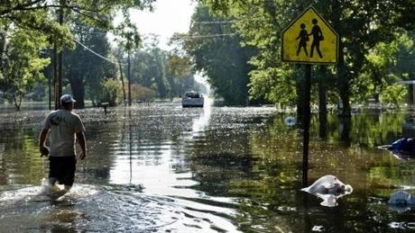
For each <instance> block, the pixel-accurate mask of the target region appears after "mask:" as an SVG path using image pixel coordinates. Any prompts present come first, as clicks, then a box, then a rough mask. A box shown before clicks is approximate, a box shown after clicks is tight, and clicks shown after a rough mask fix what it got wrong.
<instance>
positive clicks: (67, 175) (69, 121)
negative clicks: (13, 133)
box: [39, 95, 86, 197]
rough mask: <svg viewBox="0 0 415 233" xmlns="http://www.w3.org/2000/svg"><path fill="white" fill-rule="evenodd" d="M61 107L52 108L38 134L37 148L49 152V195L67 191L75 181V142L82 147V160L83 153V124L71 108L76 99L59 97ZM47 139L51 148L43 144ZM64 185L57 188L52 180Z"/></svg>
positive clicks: (82, 157) (84, 142)
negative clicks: (50, 192) (54, 109)
mask: <svg viewBox="0 0 415 233" xmlns="http://www.w3.org/2000/svg"><path fill="white" fill-rule="evenodd" d="M60 103H61V109H59V110H56V111H52V112H50V113H49V114H48V116H47V117H46V119H45V120H44V121H43V123H42V131H41V133H40V135H39V150H40V153H41V155H42V156H44V155H46V156H47V155H49V180H48V183H49V185H50V188H51V189H52V190H53V191H54V192H53V193H52V195H54V196H56V197H59V196H62V195H64V194H65V193H66V192H68V191H69V190H70V189H71V188H72V185H73V183H74V179H75V170H76V152H75V142H76V141H78V143H79V145H80V147H81V154H80V155H79V158H80V159H81V160H83V159H85V157H86V140H85V134H84V132H85V127H84V125H83V123H82V121H81V118H80V117H79V116H78V115H77V114H75V113H73V112H72V110H73V108H74V103H75V100H74V99H73V98H72V96H70V95H62V97H61V98H60ZM47 137H49V139H50V151H49V148H47V147H46V146H45V142H46V138H47ZM56 182H58V183H59V184H63V185H64V187H65V188H64V189H59V188H58V187H57V186H56V185H55V184H56Z"/></svg>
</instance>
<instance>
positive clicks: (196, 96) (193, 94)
mask: <svg viewBox="0 0 415 233" xmlns="http://www.w3.org/2000/svg"><path fill="white" fill-rule="evenodd" d="M186 97H188V98H200V95H199V93H196V92H188V93H186Z"/></svg>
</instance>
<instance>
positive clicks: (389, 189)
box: [0, 102, 415, 233]
mask: <svg viewBox="0 0 415 233" xmlns="http://www.w3.org/2000/svg"><path fill="white" fill-rule="evenodd" d="M0 108H1V106H0ZM48 112H49V111H48V110H47V109H46V108H45V109H35V108H33V109H32V110H29V109H25V108H22V112H20V113H15V112H13V111H1V112H0V115H1V120H0V129H1V135H0V191H1V195H0V232H166V233H176V232H177V233H199V232H201V233H205V232H220V233H222V232H231V233H233V232H235V233H236V232H245V233H248V232H249V233H251V232H261V233H275V232H277V233H280V232H284V233H285V232H295V233H307V232H336V233H339V232H345V233H346V232H362V233H368V232H412V231H413V230H414V228H415V218H414V217H415V211H414V210H413V209H412V208H411V207H412V206H406V205H405V206H390V205H389V204H388V200H389V197H390V195H391V194H392V193H394V192H396V191H399V190H405V191H407V192H409V193H411V194H414V195H415V170H414V169H413V168H414V166H415V162H414V161H415V160H411V159H409V160H400V159H398V158H397V157H396V156H393V155H392V154H391V153H390V152H388V151H386V150H381V149H378V148H377V147H378V146H380V145H385V144H390V143H392V142H393V141H394V140H396V139H397V138H399V137H400V136H401V135H402V134H411V133H412V125H411V122H410V121H409V120H408V114H409V113H404V112H402V113H388V112H385V113H382V114H373V113H359V114H356V115H353V117H352V120H351V122H346V123H345V122H342V121H340V120H339V118H338V117H337V116H336V114H335V113H333V114H330V115H329V116H328V119H327V125H326V127H324V129H325V130H324V132H322V131H321V128H322V127H321V126H319V124H318V118H317V115H313V118H312V121H311V128H310V139H311V141H310V152H309V170H308V171H307V174H308V183H309V184H311V183H312V182H314V181H315V180H317V179H318V178H320V177H322V176H324V175H327V174H332V175H335V176H337V177H338V178H339V179H340V180H341V181H342V182H344V183H346V184H349V185H350V186H352V187H353V192H352V193H350V194H349V195H345V196H344V197H341V198H340V199H339V200H338V205H337V206H334V207H327V206H323V205H321V202H322V200H321V199H319V198H317V197H315V196H313V195H310V194H308V193H306V192H303V191H301V190H300V189H301V188H302V187H303V186H302V185H303V184H302V180H301V179H302V175H303V171H302V158H303V154H302V150H303V147H302V135H301V130H300V129H298V128H296V127H291V126H287V125H286V124H285V123H284V120H285V119H286V118H287V117H288V116H292V114H288V113H279V112H277V111H276V109H275V108H273V107H249V108H235V107H212V106H209V104H207V106H205V108H203V109H202V108H185V109H183V108H182V107H181V104H180V102H172V103H151V104H150V105H146V104H137V105H133V106H132V107H130V108H124V107H118V108H108V113H107V114H106V115H105V114H104V111H103V109H99V108H88V109H84V110H75V112H77V113H78V114H79V115H80V116H81V118H82V119H83V120H84V123H85V127H86V129H87V132H86V137H87V143H88V144H87V148H88V157H87V158H86V160H84V161H78V168H77V172H76V178H75V185H74V187H73V190H71V192H70V193H68V194H67V195H65V196H63V197H62V198H60V199H58V200H56V201H52V200H49V199H46V198H42V197H41V196H39V193H40V192H41V188H42V187H41V181H42V178H46V177H47V174H48V161H47V160H46V159H44V158H41V157H40V155H39V152H38V134H39V131H40V122H41V121H42V119H43V118H44V116H46V114H47V113H48ZM345 135H346V136H345ZM321 138H323V139H321ZM414 204H415V202H414Z"/></svg>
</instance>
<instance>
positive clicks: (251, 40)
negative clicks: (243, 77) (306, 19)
mask: <svg viewBox="0 0 415 233" xmlns="http://www.w3.org/2000/svg"><path fill="white" fill-rule="evenodd" d="M199 2H201V3H203V4H204V5H206V6H207V7H208V8H209V10H211V11H213V12H214V13H216V14H219V15H221V16H227V17H229V18H232V19H233V20H234V26H235V28H236V29H237V31H238V33H239V35H241V44H242V45H245V46H247V45H249V46H253V47H255V48H256V49H258V50H259V51H260V52H259V53H258V54H257V55H256V56H252V57H251V59H250V64H251V65H253V67H254V70H253V71H252V72H250V74H249V76H250V80H251V83H250V85H249V87H250V90H249V91H250V95H251V98H258V97H260V96H263V97H264V98H266V99H267V100H270V101H273V102H282V103H289V102H292V100H293V99H295V98H296V97H300V98H301V93H298V92H297V93H296V92H295V91H293V90H294V89H293V85H294V83H293V81H294V82H295V83H296V84H295V85H296V86H298V85H301V81H302V80H301V79H297V78H295V76H292V75H294V74H295V73H296V72H293V71H290V70H295V69H296V68H295V66H287V65H284V64H282V63H281V60H280V46H281V45H280V35H281V33H282V32H283V29H284V28H285V27H286V26H287V25H289V23H290V22H291V21H292V20H294V19H295V18H296V17H298V16H299V15H300V13H301V12H302V11H303V10H304V9H305V8H306V7H308V6H310V5H313V7H315V8H316V9H317V10H318V11H319V13H320V14H321V15H322V16H323V17H324V18H325V19H326V20H327V21H328V22H329V24H330V25H331V26H332V27H333V28H334V30H335V31H336V32H337V33H338V34H339V36H340V40H341V43H340V44H339V52H340V57H339V63H338V64H337V66H336V67H330V68H329V69H327V71H328V72H327V71H326V72H327V73H326V74H322V73H320V72H321V71H320V70H319V69H317V70H315V71H314V72H313V76H315V77H318V78H319V79H321V77H323V78H324V80H320V82H319V83H324V84H325V90H327V91H328V92H327V95H328V96H336V95H337V96H340V98H341V99H342V100H343V102H346V103H347V104H348V102H349V100H351V101H366V100H367V99H368V98H372V97H375V98H376V99H378V98H379V96H380V95H382V92H383V91H386V92H388V94H383V95H382V96H383V97H382V100H385V101H386V100H389V99H390V98H389V97H391V96H395V97H396V98H395V97H394V98H393V99H394V102H396V101H398V100H401V99H402V98H400V97H399V98H397V97H398V96H400V95H401V94H403V93H402V92H400V93H391V92H393V91H398V92H399V88H389V87H388V86H389V85H391V84H392V83H394V82H396V81H398V80H401V79H407V78H408V75H412V73H413V72H412V71H411V69H410V68H412V67H413V66H409V64H412V63H411V62H410V61H412V60H413V55H410V53H409V51H410V50H408V46H411V45H410V40H409V41H408V40H405V39H403V38H402V36H401V35H403V34H406V33H405V31H406V30H412V29H413V28H414V27H413V25H411V24H408V21H407V20H412V21H413V20H414V16H413V14H412V13H411V12H412V11H413V9H414V8H415V2H413V1H409V0H406V1H400V2H394V1H375V0H373V1H372V0H371V1H359V0H354V1H346V2H344V1H338V0H336V1H331V2H324V1H318V2H313V1H280V0H273V1H255V0H248V1H245V0H244V1H241V0H234V1H225V0H214V1H213V0H200V1H199ZM404 47H406V49H403V48H404ZM404 51H405V52H404ZM400 58H405V60H406V61H409V62H404V60H403V59H402V60H401V59H400ZM399 63H400V64H399ZM335 75H336V76H337V77H336V78H335V79H334V78H333V77H334V76H335ZM290 76H291V77H290ZM288 80H290V81H288ZM336 89H337V91H336V92H337V93H336V92H335V90H336ZM377 93H379V94H377ZM297 94H298V95H300V96H296V95H297ZM313 94H314V95H317V94H318V92H313ZM319 96H320V97H321V96H322V95H319ZM386 96H389V97H388V98H386ZM312 99H313V101H317V99H319V98H317V97H316V96H314V97H313V98H312ZM329 101H337V98H329ZM391 101H392V100H391ZM329 103H332V102H329Z"/></svg>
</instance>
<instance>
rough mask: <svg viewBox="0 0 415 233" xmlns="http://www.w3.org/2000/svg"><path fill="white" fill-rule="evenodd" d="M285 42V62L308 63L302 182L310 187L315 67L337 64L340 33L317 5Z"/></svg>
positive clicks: (284, 35)
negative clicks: (311, 103)
mask: <svg viewBox="0 0 415 233" xmlns="http://www.w3.org/2000/svg"><path fill="white" fill-rule="evenodd" d="M281 42H282V46H281V47H282V50H281V60H282V61H284V62H291V63H297V64H305V85H304V88H305V93H304V106H303V108H304V117H303V127H304V135H303V177H302V178H303V179H302V181H303V187H306V186H307V180H308V177H307V174H308V151H309V141H310V117H311V107H310V96H311V94H310V90H311V71H312V67H311V66H312V65H313V64H320V65H331V64H334V63H337V60H338V47H339V46H338V45H339V36H338V35H337V33H336V32H335V31H334V30H333V29H332V28H331V27H330V25H329V24H328V23H327V22H326V20H324V19H323V17H321V16H320V14H319V13H318V12H317V11H316V10H315V9H314V8H313V7H309V8H307V9H306V10H305V11H304V12H303V13H302V14H300V16H299V17H297V19H295V20H294V21H293V22H291V23H290V24H289V25H288V27H286V28H285V29H284V30H283V33H282V40H281Z"/></svg>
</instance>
